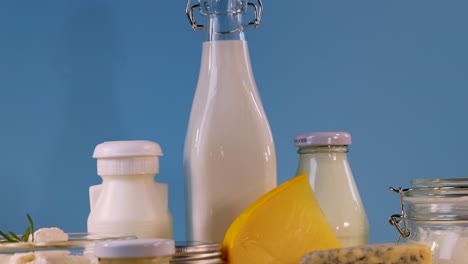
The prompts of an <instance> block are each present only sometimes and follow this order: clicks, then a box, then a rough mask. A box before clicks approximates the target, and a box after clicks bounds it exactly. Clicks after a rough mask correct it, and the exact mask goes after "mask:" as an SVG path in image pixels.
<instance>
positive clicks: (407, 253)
mask: <svg viewBox="0 0 468 264" xmlns="http://www.w3.org/2000/svg"><path fill="white" fill-rule="evenodd" d="M431 263H432V256H431V251H430V249H429V248H428V247H427V246H425V245H421V244H375V245H364V246H356V247H348V248H337V249H331V250H325V251H315V252H310V253H308V254H306V255H305V256H303V257H302V259H301V264H431Z"/></svg>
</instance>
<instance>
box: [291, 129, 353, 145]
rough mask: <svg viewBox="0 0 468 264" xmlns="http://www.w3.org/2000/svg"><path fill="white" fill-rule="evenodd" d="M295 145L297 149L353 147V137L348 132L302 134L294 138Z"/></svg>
mask: <svg viewBox="0 0 468 264" xmlns="http://www.w3.org/2000/svg"><path fill="white" fill-rule="evenodd" d="M294 144H295V145H296V146H297V147H307V146H342V145H351V135H350V134H349V133H348V132H308V133H301V134H297V135H296V136H295V137H294Z"/></svg>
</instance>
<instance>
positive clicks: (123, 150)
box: [93, 140, 163, 175]
mask: <svg viewBox="0 0 468 264" xmlns="http://www.w3.org/2000/svg"><path fill="white" fill-rule="evenodd" d="M162 155H163V154H162V150H161V147H160V146H159V144H158V143H155V142H152V141H149V140H128V141H108V142H104V143H101V144H99V145H97V146H96V148H95V149H94V154H93V158H96V159H97V173H98V175H129V174H132V175H133V174H156V173H158V172H159V156H162Z"/></svg>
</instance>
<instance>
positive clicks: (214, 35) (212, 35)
mask: <svg viewBox="0 0 468 264" xmlns="http://www.w3.org/2000/svg"><path fill="white" fill-rule="evenodd" d="M200 6H201V14H202V15H203V16H204V17H205V19H206V23H205V29H204V30H205V32H206V33H205V38H206V40H207V41H217V40H245V34H244V23H243V19H244V14H245V12H246V11H247V1H246V0H201V1H200Z"/></svg>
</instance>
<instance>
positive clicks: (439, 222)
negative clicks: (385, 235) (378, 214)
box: [389, 178, 468, 264]
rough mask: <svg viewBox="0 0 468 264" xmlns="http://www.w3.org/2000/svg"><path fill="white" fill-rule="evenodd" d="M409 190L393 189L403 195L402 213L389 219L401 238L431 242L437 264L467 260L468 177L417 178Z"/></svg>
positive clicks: (427, 243)
mask: <svg viewBox="0 0 468 264" xmlns="http://www.w3.org/2000/svg"><path fill="white" fill-rule="evenodd" d="M412 184H413V185H415V186H414V187H413V188H409V189H402V188H399V189H396V188H390V189H391V190H392V191H394V192H396V193H398V194H399V195H400V204H401V214H394V215H392V216H391V217H390V219H389V222H390V224H391V225H393V226H394V227H395V228H396V229H397V231H398V233H399V236H398V241H400V239H401V238H402V237H403V238H406V239H407V241H408V242H409V243H422V244H425V245H427V246H428V247H429V248H430V249H431V251H432V255H433V263H435V264H439V263H451V264H459V263H466V262H467V259H468V179H461V178H460V179H458V178H457V179H423V180H413V181H412Z"/></svg>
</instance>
